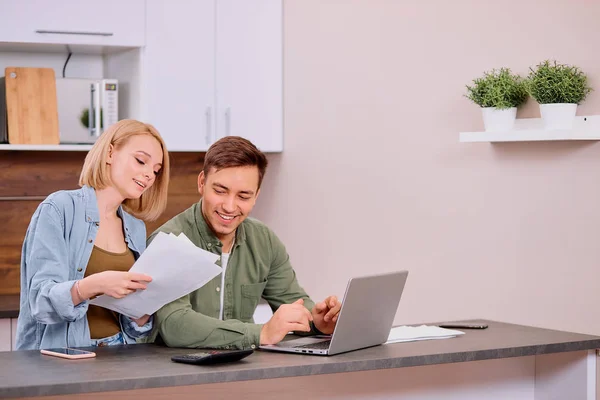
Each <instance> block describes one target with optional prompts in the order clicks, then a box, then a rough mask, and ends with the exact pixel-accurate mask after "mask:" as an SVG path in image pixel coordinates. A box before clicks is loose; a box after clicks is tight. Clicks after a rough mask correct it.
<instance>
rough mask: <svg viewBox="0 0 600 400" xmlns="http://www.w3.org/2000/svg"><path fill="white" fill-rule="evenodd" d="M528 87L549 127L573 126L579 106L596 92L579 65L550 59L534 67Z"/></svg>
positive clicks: (545, 125)
mask: <svg viewBox="0 0 600 400" xmlns="http://www.w3.org/2000/svg"><path fill="white" fill-rule="evenodd" d="M526 87H527V91H528V92H529V94H530V95H531V97H533V98H534V99H535V100H536V101H537V102H538V103H539V104H540V114H541V115H542V120H543V121H544V127H545V128H546V129H571V128H572V127H573V121H574V120H575V114H576V112H577V105H578V104H579V103H581V102H582V101H583V100H585V98H586V97H587V95H588V94H589V93H590V92H591V91H592V89H591V88H590V87H589V86H588V82H587V76H586V75H585V74H584V73H583V72H582V71H581V70H580V69H579V68H578V67H575V66H571V65H567V64H559V63H557V62H556V61H549V60H545V61H543V62H541V63H540V64H538V65H537V66H536V67H535V69H534V68H530V72H529V75H528V77H527V80H526Z"/></svg>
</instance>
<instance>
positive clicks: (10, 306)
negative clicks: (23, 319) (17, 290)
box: [0, 294, 19, 318]
mask: <svg viewBox="0 0 600 400" xmlns="http://www.w3.org/2000/svg"><path fill="white" fill-rule="evenodd" d="M18 316H19V295H18V294H2V295H0V318H17V317H18Z"/></svg>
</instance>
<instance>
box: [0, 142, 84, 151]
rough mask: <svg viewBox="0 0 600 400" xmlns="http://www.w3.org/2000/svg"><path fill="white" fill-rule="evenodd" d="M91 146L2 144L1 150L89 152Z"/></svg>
mask: <svg viewBox="0 0 600 400" xmlns="http://www.w3.org/2000/svg"><path fill="white" fill-rule="evenodd" d="M91 148H92V145H91V144H0V150H25V151H88V150H90V149H91Z"/></svg>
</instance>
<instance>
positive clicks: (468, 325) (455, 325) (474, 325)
mask: <svg viewBox="0 0 600 400" xmlns="http://www.w3.org/2000/svg"><path fill="white" fill-rule="evenodd" d="M438 326H439V327H440V328H448V329H485V328H487V327H488V325H487V324H486V323H484V322H448V323H444V324H439V325H438Z"/></svg>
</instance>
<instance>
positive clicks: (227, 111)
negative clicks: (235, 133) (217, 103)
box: [225, 107, 231, 136]
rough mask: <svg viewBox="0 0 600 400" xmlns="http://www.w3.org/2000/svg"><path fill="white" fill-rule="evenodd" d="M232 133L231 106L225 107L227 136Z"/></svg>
mask: <svg viewBox="0 0 600 400" xmlns="http://www.w3.org/2000/svg"><path fill="white" fill-rule="evenodd" d="M229 135H231V107H227V108H226V109H225V136H229Z"/></svg>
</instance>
